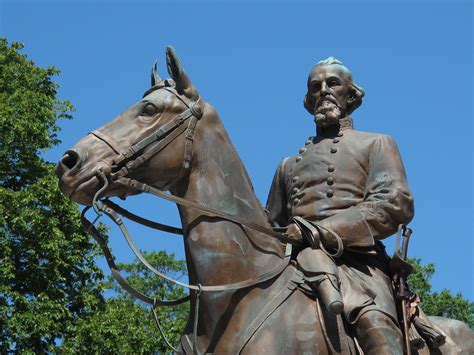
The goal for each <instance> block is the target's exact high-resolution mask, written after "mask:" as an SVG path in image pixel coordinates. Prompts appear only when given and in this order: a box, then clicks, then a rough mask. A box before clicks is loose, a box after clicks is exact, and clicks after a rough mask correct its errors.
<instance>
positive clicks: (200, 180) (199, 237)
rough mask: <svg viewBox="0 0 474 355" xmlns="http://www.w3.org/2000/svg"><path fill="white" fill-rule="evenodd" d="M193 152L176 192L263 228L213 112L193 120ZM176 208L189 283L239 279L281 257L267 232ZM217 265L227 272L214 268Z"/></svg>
mask: <svg viewBox="0 0 474 355" xmlns="http://www.w3.org/2000/svg"><path fill="white" fill-rule="evenodd" d="M193 156H194V157H193V169H192V172H191V173H190V176H189V181H188V184H187V189H186V191H183V192H182V194H184V196H185V197H186V198H188V199H191V200H195V201H199V202H200V203H201V204H203V205H206V206H210V207H212V208H216V209H219V210H221V211H223V212H226V213H228V214H231V215H236V216H239V217H242V218H245V219H247V220H249V221H252V222H255V223H259V224H260V225H264V226H267V227H269V224H268V222H267V218H266V214H265V212H264V210H263V208H262V206H261V204H260V202H259V201H258V199H257V197H256V196H255V193H254V191H253V187H252V184H251V182H250V179H249V177H248V174H247V172H246V170H245V168H244V166H243V164H242V162H241V160H240V158H239V156H238V154H237V152H236V151H235V149H234V147H233V145H232V143H231V141H230V139H229V137H228V135H227V133H226V131H225V129H224V127H223V125H222V123H221V122H220V120H219V118H218V117H217V115H215V114H211V115H207V116H204V117H203V118H202V121H201V122H199V123H198V125H197V128H196V134H195V137H194V147H193ZM180 212H181V217H182V222H183V227H184V229H185V230H186V231H187V238H186V240H185V243H186V252H187V257H188V266H189V267H191V269H193V271H194V273H195V276H196V277H193V276H192V275H191V272H192V271H191V270H190V278H192V279H195V280H194V281H197V282H201V283H202V284H217V283H229V282H236V281H241V280H242V279H245V278H250V277H254V276H256V275H258V274H261V273H262V272H264V271H265V270H268V269H269V268H270V267H272V266H274V265H275V263H277V262H278V260H279V259H280V258H281V256H282V247H281V244H280V242H279V241H277V240H275V239H273V238H271V237H269V236H266V235H263V234H261V233H258V232H255V231H253V230H250V229H248V228H247V229H244V228H243V227H241V226H239V225H237V224H235V223H231V222H228V221H225V220H222V219H219V218H213V217H209V216H205V215H202V214H201V213H199V212H198V211H196V210H192V209H187V208H181V209H180ZM190 259H191V260H190ZM223 269H224V270H227V271H229V272H225V271H224V272H216V270H223ZM201 270H202V271H203V272H202V275H200V271H201ZM206 271H214V272H212V273H209V272H206Z"/></svg>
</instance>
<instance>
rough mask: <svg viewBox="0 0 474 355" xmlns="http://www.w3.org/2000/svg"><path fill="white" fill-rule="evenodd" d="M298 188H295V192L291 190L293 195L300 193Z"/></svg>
mask: <svg viewBox="0 0 474 355" xmlns="http://www.w3.org/2000/svg"><path fill="white" fill-rule="evenodd" d="M298 191H299V190H298V188H297V187H293V190H291V193H292V194H293V195H294V194H296V193H297V192H298Z"/></svg>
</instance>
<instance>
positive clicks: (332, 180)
mask: <svg viewBox="0 0 474 355" xmlns="http://www.w3.org/2000/svg"><path fill="white" fill-rule="evenodd" d="M327 184H328V185H333V184H334V178H333V177H332V176H330V177H328V179H327Z"/></svg>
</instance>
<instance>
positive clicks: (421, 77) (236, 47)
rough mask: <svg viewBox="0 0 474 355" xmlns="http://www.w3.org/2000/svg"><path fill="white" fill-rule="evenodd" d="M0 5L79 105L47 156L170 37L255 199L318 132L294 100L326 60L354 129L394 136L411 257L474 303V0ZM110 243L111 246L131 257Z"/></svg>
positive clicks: (162, 209)
mask: <svg viewBox="0 0 474 355" xmlns="http://www.w3.org/2000/svg"><path fill="white" fill-rule="evenodd" d="M0 11H1V17H0V21H1V22H0V35H1V36H6V37H7V38H8V39H9V41H19V42H23V43H24V44H25V49H24V52H25V53H27V54H28V56H29V57H30V58H31V59H33V60H34V61H35V63H36V64H38V65H40V66H43V67H46V66H51V65H54V66H56V67H57V68H59V69H60V70H61V71H62V74H61V75H60V76H59V77H58V78H57V81H58V83H59V84H60V85H61V88H60V97H61V98H64V99H68V100H70V101H71V102H72V103H73V104H74V106H75V107H76V109H77V111H76V112H75V113H74V120H72V121H68V122H63V123H62V131H61V132H60V138H61V139H62V141H63V144H61V146H60V147H58V148H56V149H53V150H51V151H49V152H47V153H46V157H47V158H48V159H49V160H51V161H56V160H58V159H59V157H60V156H61V154H62V152H64V151H65V150H66V149H68V148H69V147H71V146H72V145H73V144H74V143H75V142H76V141H77V140H78V139H79V138H81V137H82V136H83V135H85V134H86V133H87V132H88V131H90V130H92V129H94V128H96V127H98V126H100V125H102V124H104V123H105V122H107V121H108V120H109V119H111V118H112V117H114V116H115V115H117V114H118V113H119V112H121V111H122V110H123V109H124V108H126V107H128V106H129V105H131V104H132V103H134V102H135V101H136V100H138V99H139V98H140V97H141V94H142V93H143V91H144V90H145V89H147V88H148V86H149V71H150V68H151V64H152V63H153V62H154V60H155V59H158V60H159V67H160V71H161V74H162V76H166V75H165V74H166V69H165V64H164V60H165V57H164V49H165V46H166V45H168V44H171V45H173V46H174V47H175V48H176V50H177V52H178V55H179V56H180V57H181V59H182V62H183V63H184V66H185V68H186V69H187V71H188V73H189V75H190V76H191V78H192V80H193V81H194V83H195V85H196V86H197V88H198V89H199V90H200V92H201V95H202V96H203V97H204V98H205V99H206V100H207V101H208V102H210V103H211V104H213V105H214V106H215V107H216V109H217V111H218V112H219V114H220V117H221V119H222V120H223V122H224V124H225V126H226V128H227V130H228V132H229V134H230V136H231V138H232V139H233V142H234V144H235V146H236V148H237V150H238V151H239V153H240V155H241V157H242V159H243V161H244V163H245V165H246V167H247V169H248V171H249V173H250V176H251V177H252V180H253V183H254V187H255V191H256V193H257V195H258V197H259V198H260V200H261V201H262V203H265V200H266V195H267V192H268V188H269V186H270V183H271V179H272V177H273V174H274V170H275V168H276V166H277V164H278V162H279V161H280V159H281V158H283V157H285V156H288V155H293V154H295V153H297V151H298V149H299V147H300V146H301V145H302V144H303V143H304V141H305V140H306V138H307V137H308V136H309V135H312V134H314V124H313V121H312V118H311V117H310V116H309V114H308V113H307V112H306V111H305V110H304V108H303V104H302V102H303V96H304V93H305V89H306V87H305V85H306V78H307V74H308V71H309V69H310V67H311V66H312V64H313V63H315V62H316V61H319V60H321V59H323V58H326V57H328V56H336V57H337V58H339V59H340V60H342V61H343V62H344V63H345V64H346V65H347V67H348V68H349V69H350V70H351V71H352V73H353V76H354V79H355V81H356V82H357V83H358V84H359V85H360V86H362V87H363V88H364V89H365V91H366V97H365V99H364V103H363V105H362V107H361V108H359V109H358V110H357V111H356V112H355V113H354V115H353V117H354V121H355V125H356V128H357V129H360V130H364V131H371V132H380V133H385V134H389V135H391V136H393V137H394V138H395V140H396V141H397V143H398V145H399V148H400V151H401V153H402V157H403V160H404V163H405V167H406V170H407V175H408V180H409V184H410V186H411V189H412V191H413V193H414V196H415V206H416V215H415V218H414V220H413V222H412V224H411V226H412V228H413V229H414V236H413V239H412V241H411V245H410V250H409V254H410V255H411V256H416V257H420V258H422V260H423V262H425V263H428V262H433V263H435V264H436V274H435V276H434V278H433V286H434V289H435V290H441V289H443V288H449V289H451V290H452V291H453V292H455V293H456V292H461V293H463V295H464V296H465V297H467V298H469V299H471V300H474V287H473V283H474V281H473V280H474V276H473V269H474V261H473V257H474V255H473V253H474V252H473V236H474V235H473V234H474V233H473V205H472V199H473V126H472V118H473V110H472V108H473V106H472V100H473V92H472V78H473V70H472V43H473V42H472V36H473V29H472V16H473V12H472V4H471V2H470V1H456V0H454V1H453V0H451V1H448V0H446V1H428V0H425V1H399V2H383V1H366V2H361V1H350V2H349V1H347V2H343V1H326V2H322V1H291V2H290V1H276V2H270V1H252V2H250V1H244V2H240V3H237V2H224V1H206V2H199V1H186V2H184V1H158V0H155V1H131V0H130V1H115V2H113V1H83V2H80V1H74V2H73V1H71V2H69V1H63V2H60V1H39V0H38V1H29V2H27V1H19V0H15V1H6V0H2V1H1V5H0ZM138 201H141V202H146V203H147V206H146V207H144V208H140V207H139V206H138V203H137V202H138ZM127 207H128V208H130V209H132V210H134V211H137V212H139V213H142V214H144V215H146V216H148V217H151V218H159V219H161V220H162V221H163V220H164V221H168V222H173V223H174V224H178V223H179V221H178V217H177V213H176V208H175V207H174V206H173V205H167V204H164V203H159V202H157V201H156V200H154V199H150V198H145V197H136V198H131V199H129V201H127ZM132 231H133V232H134V233H138V234H140V236H139V237H138V238H137V240H138V244H139V245H140V247H141V248H143V249H148V250H151V249H160V248H163V249H166V250H168V251H172V252H175V253H176V254H177V255H178V256H180V257H183V250H182V243H181V241H180V240H179V238H177V237H173V236H168V235H164V236H157V235H155V233H151V232H150V231H147V230H144V229H140V228H137V227H133V228H132ZM120 238H121V236H119V235H118V234H115V235H114V237H113V238H112V242H113V248H114V251H115V253H116V254H117V255H118V257H119V259H121V260H124V261H130V260H131V259H132V257H131V254H130V253H129V251H128V249H127V248H126V245H125V243H124V242H123V241H122V240H121V239H120ZM391 239H392V240H393V239H394V238H391ZM387 245H388V246H389V250H391V248H392V245H393V242H392V241H390V240H388V241H387ZM102 264H103V265H104V263H103V262H102Z"/></svg>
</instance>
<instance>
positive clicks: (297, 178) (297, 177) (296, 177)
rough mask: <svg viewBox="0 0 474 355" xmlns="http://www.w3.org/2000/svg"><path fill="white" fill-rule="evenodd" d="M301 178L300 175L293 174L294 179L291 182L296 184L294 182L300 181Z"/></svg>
mask: <svg viewBox="0 0 474 355" xmlns="http://www.w3.org/2000/svg"><path fill="white" fill-rule="evenodd" d="M299 179H300V177H299V176H293V179H291V182H292V183H293V184H294V183H296V182H298V180H299Z"/></svg>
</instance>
